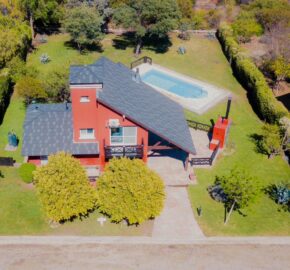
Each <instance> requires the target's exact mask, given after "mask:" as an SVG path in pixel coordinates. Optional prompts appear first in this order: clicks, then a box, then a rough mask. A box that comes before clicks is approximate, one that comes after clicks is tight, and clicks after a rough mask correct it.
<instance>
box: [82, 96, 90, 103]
mask: <svg viewBox="0 0 290 270" xmlns="http://www.w3.org/2000/svg"><path fill="white" fill-rule="evenodd" d="M80 102H81V103H87V102H90V98H89V97H88V96H82V97H81V98H80Z"/></svg>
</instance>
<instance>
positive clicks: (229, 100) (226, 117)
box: [225, 96, 232, 119]
mask: <svg viewBox="0 0 290 270" xmlns="http://www.w3.org/2000/svg"><path fill="white" fill-rule="evenodd" d="M231 103H232V96H229V98H228V103H227V111H226V116H225V119H228V118H229V114H230V110H231Z"/></svg>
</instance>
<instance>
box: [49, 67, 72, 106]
mask: <svg viewBox="0 0 290 270" xmlns="http://www.w3.org/2000/svg"><path fill="white" fill-rule="evenodd" d="M44 88H45V91H46V93H47V95H48V97H49V99H50V100H51V101H52V102H64V101H68V100H69V97H70V91H69V70H68V68H67V67H62V68H61V69H57V70H53V71H51V72H49V73H48V74H47V76H45V80H44Z"/></svg>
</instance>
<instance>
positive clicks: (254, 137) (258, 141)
mask: <svg viewBox="0 0 290 270" xmlns="http://www.w3.org/2000/svg"><path fill="white" fill-rule="evenodd" d="M249 137H250V140H251V141H252V142H253V143H254V144H255V151H256V152H257V153H259V154H264V155H267V153H265V150H264V149H263V147H262V139H263V136H262V135H260V134H257V133H253V134H250V135H249Z"/></svg>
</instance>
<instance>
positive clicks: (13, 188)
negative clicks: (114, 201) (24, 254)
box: [0, 167, 153, 236]
mask: <svg viewBox="0 0 290 270" xmlns="http://www.w3.org/2000/svg"><path fill="white" fill-rule="evenodd" d="M1 172H2V174H3V177H4V178H3V177H1V178H0V235H40V234H42V235H116V236H119V235H123V236H134V235H150V234H151V229H152V225H153V221H148V222H146V223H144V224H142V225H141V226H138V227H136V226H129V227H128V226H127V225H125V224H114V223H111V222H109V219H108V221H107V222H105V224H104V226H101V225H100V224H99V222H97V218H98V217H100V216H101V214H99V213H98V211H94V212H93V213H92V214H90V215H89V216H88V217H87V218H83V219H82V220H74V221H73V222H66V223H65V224H63V225H60V226H59V227H57V228H54V229H52V228H51V227H50V226H49V225H48V222H47V220H46V218H45V216H44V214H43V211H42V209H41V205H40V203H39V201H38V199H37V197H36V194H35V190H34V188H33V187H31V186H30V185H27V184H25V183H23V182H22V181H21V180H19V175H18V171H17V169H16V168H7V167H1Z"/></svg>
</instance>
